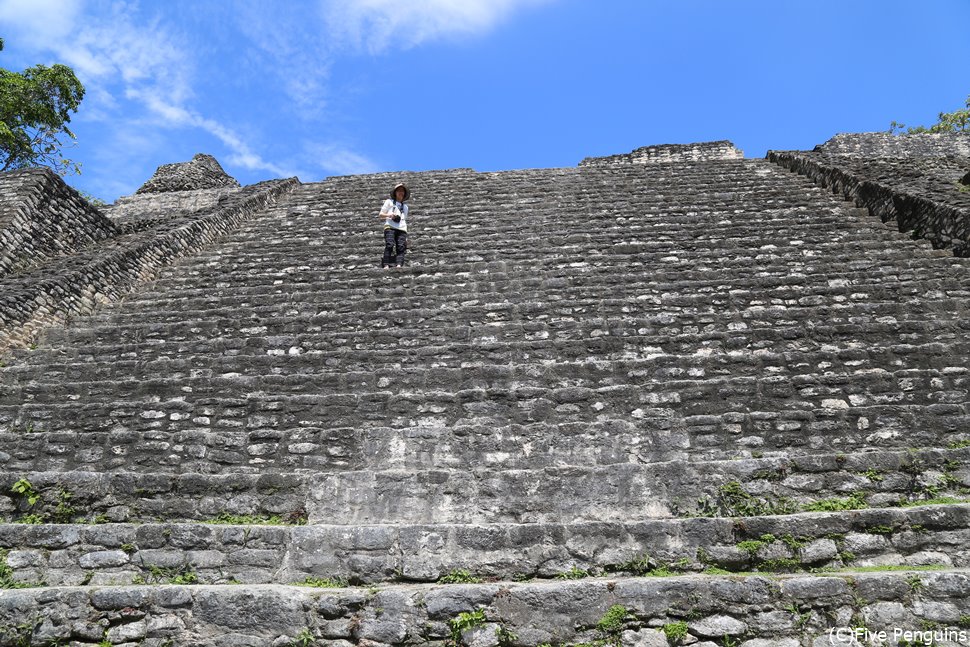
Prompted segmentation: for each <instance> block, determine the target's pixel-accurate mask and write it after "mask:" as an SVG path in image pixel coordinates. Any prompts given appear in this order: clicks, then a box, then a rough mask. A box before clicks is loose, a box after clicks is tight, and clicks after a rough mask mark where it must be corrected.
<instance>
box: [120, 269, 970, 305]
mask: <svg viewBox="0 0 970 647" xmlns="http://www.w3.org/2000/svg"><path fill="white" fill-rule="evenodd" d="M960 260H963V259H960ZM688 261H689V259H684V263H685V266H684V269H682V270H662V271H655V272H651V273H649V274H648V275H644V274H643V273H642V272H634V271H632V270H631V271H630V272H629V273H628V274H617V271H616V265H615V264H612V263H611V264H609V265H603V266H594V265H590V264H589V263H586V264H585V265H582V266H581V267H577V268H557V269H555V270H552V271H543V272H542V273H541V274H539V275H538V276H537V273H536V270H535V267H534V265H533V267H532V269H531V270H530V269H529V268H528V267H527V266H523V267H522V268H521V269H517V270H514V271H510V270H513V268H511V267H510V266H509V265H508V264H507V263H506V262H501V263H482V264H480V265H481V266H480V267H478V265H479V264H477V263H472V264H466V265H465V266H464V267H458V266H454V267H453V268H452V271H450V272H448V273H441V272H439V271H437V270H436V269H435V268H429V267H408V268H405V269H404V270H402V271H401V272H398V273H393V274H387V273H385V272H379V271H377V269H376V268H372V269H373V271H370V270H368V269H361V268H360V267H355V269H353V270H350V271H347V272H339V273H336V274H339V275H335V274H332V273H330V272H328V271H326V270H319V269H314V268H313V267H312V266H311V265H300V264H294V265H291V266H289V268H290V269H286V268H284V269H281V270H279V271H278V272H276V273H275V274H271V275H268V276H261V277H260V276H248V275H240V274H235V273H228V274H226V275H225V276H223V277H222V280H211V281H205V280H201V279H199V278H198V277H193V276H190V274H191V272H188V274H189V275H182V276H180V278H178V279H172V280H168V281H165V282H160V283H158V284H157V285H156V288H155V290H157V291H153V292H147V293H142V294H139V295H134V296H133V297H132V298H131V300H130V301H129V302H127V304H126V306H124V307H125V309H126V311H129V309H130V311H132V312H133V313H137V312H138V311H139V310H145V309H148V308H150V304H151V303H153V302H156V301H155V299H157V298H159V297H163V298H169V297H171V298H172V299H174V300H175V302H176V303H182V302H184V303H185V304H186V305H187V306H188V307H187V309H191V305H190V304H192V303H195V302H198V301H200V300H201V301H202V302H203V303H214V304H218V303H220V302H221V301H227V300H232V299H235V300H236V301H237V302H238V301H239V300H243V301H244V302H246V305H247V306H250V307H251V306H252V305H253V302H252V301H251V299H252V298H253V297H257V296H258V297H260V298H264V299H269V300H270V301H269V303H273V302H277V301H279V299H280V297H281V296H288V295H291V294H292V295H293V298H294V299H296V300H297V301H296V302H297V303H299V300H300V299H302V300H307V299H309V300H310V302H311V303H314V302H316V303H320V304H321V305H323V304H333V303H340V302H341V300H342V299H353V300H354V301H355V302H356V301H358V300H364V301H365V303H363V304H362V305H363V306H365V307H366V306H368V304H367V303H366V302H367V300H374V299H375V297H376V296H377V295H379V294H387V295H391V294H394V295H398V296H399V297H405V298H407V299H409V300H411V301H409V302H407V305H408V307H410V308H414V307H433V306H432V304H433V303H434V301H429V302H428V305H424V306H422V304H421V303H414V302H413V299H414V298H415V297H419V296H423V297H425V298H427V299H433V298H434V297H436V296H442V297H444V296H448V297H452V298H454V297H456V296H464V297H465V298H464V299H461V301H462V302H464V301H472V300H475V299H478V300H482V299H499V300H506V299H507V298H508V296H509V294H510V293H511V294H515V293H519V292H522V293H523V294H522V298H523V300H524V301H526V302H528V300H529V299H541V298H542V297H543V296H545V297H546V299H547V300H548V299H551V298H555V297H559V298H568V299H573V298H576V297H581V298H586V297H587V295H589V296H595V294H596V293H599V296H600V297H601V298H602V297H603V296H604V294H603V293H604V291H605V292H607V293H611V294H616V296H617V297H623V296H629V297H637V296H640V297H642V299H641V300H647V299H650V298H665V299H670V298H674V299H681V300H694V301H697V302H701V301H703V300H710V299H714V298H719V297H727V296H728V295H737V297H738V298H741V299H748V300H757V301H762V302H766V301H769V300H770V299H778V298H781V299H784V298H796V299H797V298H800V297H805V296H812V295H832V296H841V295H844V296H847V297H849V296H851V295H853V294H860V295H861V294H866V295H867V298H870V296H873V297H880V298H884V299H897V298H899V297H900V295H903V296H910V297H916V296H919V297H924V296H928V297H930V298H931V299H932V298H934V294H935V293H940V294H941V295H945V296H946V297H949V298H967V297H968V296H970V273H968V272H967V268H966V267H964V266H963V265H950V264H947V263H942V264H928V263H917V262H915V261H913V262H910V261H900V262H898V263H878V264H877V265H878V266H877V267H873V266H872V265H870V264H869V262H865V263H858V262H851V263H849V264H847V265H841V264H840V263H839V262H836V261H831V260H825V259H822V260H819V261H812V263H811V264H800V265H797V266H792V265H791V264H788V263H785V264H779V265H775V266H772V267H768V266H760V267H756V266H752V265H751V264H750V262H747V261H744V260H743V259H742V260H739V261H738V262H737V267H729V266H727V265H724V264H718V265H712V264H705V265H698V264H696V263H694V264H690V265H688V264H687V263H688ZM908 264H910V265H911V266H910V265H908ZM391 279H393V282H391ZM786 293H787V294H786ZM870 293H874V294H872V295H870ZM247 297H249V299H248V300H247ZM830 298H831V297H830ZM858 298H859V297H856V299H858ZM935 298H939V297H935ZM442 300H444V301H445V302H446V303H449V304H450V301H448V300H445V299H442ZM382 301H383V304H384V305H385V306H389V305H393V304H388V303H387V300H386V298H383V297H382ZM742 303H743V301H742ZM646 305H649V301H648V303H647V304H646ZM156 311H157V309H156Z"/></svg>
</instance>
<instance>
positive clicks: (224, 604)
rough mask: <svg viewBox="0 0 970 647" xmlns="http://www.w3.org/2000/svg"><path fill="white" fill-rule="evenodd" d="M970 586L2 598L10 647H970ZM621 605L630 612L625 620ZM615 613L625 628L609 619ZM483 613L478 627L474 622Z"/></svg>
mask: <svg viewBox="0 0 970 647" xmlns="http://www.w3.org/2000/svg"><path fill="white" fill-rule="evenodd" d="M968 588H970V577H968V575H967V574H966V573H962V572H946V573H912V574H911V575H910V577H909V579H908V580H903V579H900V578H899V577H898V576H894V574H891V573H863V574H847V575H833V576H831V577H805V576H775V577H745V578H726V577H725V578H700V577H682V578H643V579H626V580H623V579H621V580H607V579H594V580H585V581H581V582H548V583H528V582H526V583H495V584H468V585H463V586H450V587H445V586H434V585H424V586H400V587H393V588H387V589H384V590H380V591H369V590H366V589H336V590H315V589H309V588H306V589H300V588H291V587H281V586H274V585H264V586H260V585H247V586H240V587H228V588H227V587H213V586H163V587H137V586H136V587H117V588H104V589H102V588H98V587H88V588H61V589H26V590H22V591H9V592H6V594H5V595H4V596H2V597H0V617H8V618H10V617H16V618H19V619H20V622H19V623H15V624H12V625H7V627H6V629H5V631H4V632H3V633H2V634H0V635H3V636H4V638H0V645H2V646H3V647H15V646H17V645H23V644H37V645H47V644H56V643H57V642H58V641H61V642H64V641H68V640H70V641H72V642H71V643H70V644H72V645H76V646H78V647H83V646H84V645H97V644H103V643H101V641H102V640H108V641H111V643H112V644H115V645H118V644H125V645H128V644H131V645H134V644H139V645H142V646H144V647H163V645H185V646H189V645H191V646H193V647H216V646H219V647H228V646H230V645H234V646H251V647H265V646H268V645H272V646H274V647H284V646H287V645H294V644H311V643H310V642H307V641H318V642H317V643H316V644H321V643H322V644H327V645H329V646H330V647H352V646H353V645H434V646H441V647H443V646H444V645H452V644H454V640H453V638H454V637H455V630H456V629H455V628H456V626H458V627H459V628H458V629H457V637H458V638H460V639H462V640H463V642H462V644H466V645H493V646H494V645H499V644H501V643H500V642H499V640H500V639H499V637H498V636H497V635H496V632H497V631H498V632H500V634H503V635H505V636H506V638H505V640H506V641H508V640H509V638H508V636H509V635H510V634H514V635H515V636H516V640H515V642H514V643H513V644H522V645H537V644H540V643H546V644H555V645H565V644H577V643H580V642H583V643H589V642H590V641H595V640H603V639H611V642H613V643H614V644H616V643H619V644H622V645H624V646H625V647H658V646H664V647H666V646H667V645H668V644H670V643H668V641H667V637H666V635H665V633H664V629H666V630H667V631H671V629H672V626H673V625H674V623H683V625H681V626H682V627H683V630H684V634H683V638H684V639H685V640H686V641H687V644H693V645H694V646H695V647H717V646H718V645H723V644H724V641H725V640H727V639H730V640H731V641H732V642H731V644H741V645H743V647H769V646H770V647H799V646H804V647H826V646H830V645H851V644H859V643H857V642H850V640H849V639H848V638H844V639H838V638H837V634H835V633H834V631H835V630H836V629H838V628H841V629H842V630H843V631H846V630H847V629H848V628H850V627H859V626H862V627H866V628H867V629H868V630H869V631H872V632H875V631H888V632H889V635H890V636H891V635H892V632H893V630H894V629H901V630H905V631H910V632H914V631H927V632H928V634H927V635H931V632H932V631H933V630H934V628H935V629H936V631H938V632H941V633H938V639H937V640H936V641H935V642H934V643H933V644H935V645H938V646H940V647H949V646H951V645H953V646H957V645H966V644H967V642H966V637H967V631H968V630H966V629H961V626H960V622H961V618H966V617H967V615H968V614H970V599H968V598H967V597H966V595H965V593H966V591H967V589H968ZM616 607H622V609H620V613H616V611H615V609H616ZM611 609H614V612H613V616H612V617H614V622H612V623H609V624H606V623H604V622H603V620H604V618H606V617H609V616H607V614H608V613H609V612H610V610H611ZM461 614H465V615H464V616H462V615H461ZM471 614H476V615H477V618H474V616H472V615H471ZM470 616H471V617H472V618H474V620H473V621H472V622H467V621H468V620H469V618H470ZM463 618H464V619H465V620H466V622H465V623H464V626H463V627H462V626H461V624H462V623H461V622H460V621H461V620H462V619H463ZM18 625H19V627H18ZM943 631H946V633H942V632H943ZM505 632H508V633H505ZM298 635H299V636H302V637H303V638H302V640H303V641H304V642H303V643H301V642H299V641H298ZM751 637H754V638H751ZM744 638H747V640H745V642H743V643H741V640H742V639H744ZM899 638H901V636H900V637H899ZM897 640H898V638H897ZM18 641H20V642H18ZM31 641H33V642H31ZM715 641H717V642H715ZM918 642H919V643H923V642H924V640H923V639H922V638H920V639H918ZM506 644H508V643H506ZM681 644H684V643H681Z"/></svg>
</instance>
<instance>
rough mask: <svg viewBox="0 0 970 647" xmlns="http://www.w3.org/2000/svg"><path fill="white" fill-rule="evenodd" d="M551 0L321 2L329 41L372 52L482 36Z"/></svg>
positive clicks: (354, 0)
mask: <svg viewBox="0 0 970 647" xmlns="http://www.w3.org/2000/svg"><path fill="white" fill-rule="evenodd" d="M551 1H552V0H411V1H409V2H400V1H399V0H324V6H325V20H326V23H327V27H328V32H329V35H330V36H331V38H334V39H336V41H337V42H338V43H340V44H342V45H349V46H351V47H354V48H357V49H363V50H367V51H369V52H371V53H380V52H384V51H387V50H393V49H395V48H409V47H414V46H415V45H419V44H421V43H423V42H425V41H429V40H434V39H438V38H454V37H461V36H472V35H477V34H480V33H484V32H487V31H489V30H490V29H492V28H493V27H495V26H496V25H497V24H498V23H500V22H501V21H502V20H504V19H506V18H507V17H508V16H510V15H511V14H512V13H514V12H515V11H517V10H520V9H523V8H526V7H530V6H537V5H541V4H548V3H549V2H551Z"/></svg>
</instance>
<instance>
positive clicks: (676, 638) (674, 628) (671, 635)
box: [661, 622, 687, 645]
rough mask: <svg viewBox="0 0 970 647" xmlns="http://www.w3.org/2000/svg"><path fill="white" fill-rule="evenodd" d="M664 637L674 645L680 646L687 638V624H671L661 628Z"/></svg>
mask: <svg viewBox="0 0 970 647" xmlns="http://www.w3.org/2000/svg"><path fill="white" fill-rule="evenodd" d="M661 629H662V630H663V632H664V635H665V636H667V640H668V641H669V642H671V643H673V644H674V645H678V644H680V642H681V641H682V640H683V639H684V638H686V637H687V623H686V622H669V623H667V624H665V625H664V626H663V627H662V628H661Z"/></svg>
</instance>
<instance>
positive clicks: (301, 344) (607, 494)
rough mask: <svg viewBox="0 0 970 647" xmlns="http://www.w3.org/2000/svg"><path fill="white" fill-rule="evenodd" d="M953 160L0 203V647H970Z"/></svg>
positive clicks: (668, 160) (219, 178)
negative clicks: (386, 222)
mask: <svg viewBox="0 0 970 647" xmlns="http://www.w3.org/2000/svg"><path fill="white" fill-rule="evenodd" d="M968 142H970V139H968V137H967V136H966V135H953V136H933V135H919V136H915V135H914V136H900V137H892V138H891V137H888V136H883V135H877V134H863V135H839V136H837V137H835V138H833V139H832V140H830V141H829V142H827V143H825V144H824V145H822V146H819V147H817V148H816V149H815V150H813V151H789V152H771V153H769V155H768V158H767V159H763V160H762V159H744V158H743V155H742V154H741V152H740V151H739V150H737V149H736V148H735V147H734V146H733V145H732V144H731V143H730V142H711V143H702V144H689V145H665V146H650V147H645V148H642V149H637V150H635V151H633V152H632V153H630V154H626V155H616V156H611V157H605V158H591V159H586V160H583V161H582V163H581V164H580V165H578V166H577V167H573V168H558V169H534V170H519V171H508V172H500V173H477V172H474V171H472V170H470V169H456V170H449V171H430V172H420V173H404V172H402V173H382V174H374V175H360V176H348V177H335V178H330V179H327V180H325V181H323V182H317V183H307V184H304V183H300V182H299V181H297V180H296V179H290V180H274V181H270V182H263V183H260V184H256V185H251V186H244V187H240V186H238V185H237V184H236V183H235V181H230V180H231V178H228V180H227V177H228V176H225V173H224V172H223V171H222V169H221V167H218V163H217V162H215V160H214V159H212V158H211V157H208V156H196V158H195V159H194V160H193V161H192V162H190V163H188V164H186V165H174V166H164V167H161V168H160V169H159V172H158V173H157V174H156V177H155V178H153V179H152V180H151V181H150V182H149V183H148V184H146V187H149V189H147V190H146V189H145V187H143V188H142V189H140V190H139V193H137V194H136V195H135V196H131V197H130V198H125V199H122V200H119V201H118V203H117V204H116V205H113V206H111V207H107V208H103V209H96V208H94V207H91V206H90V205H88V204H87V203H86V202H84V201H83V200H82V199H81V198H80V196H78V195H77V194H75V193H73V192H72V191H71V190H70V189H68V188H67V187H65V186H64V185H63V183H61V182H60V180H59V179H58V178H57V177H56V176H54V175H52V174H49V173H46V172H44V171H16V172H12V173H7V174H4V175H0V283H2V290H0V349H2V352H3V355H2V356H0V359H2V362H3V366H2V368H0V466H2V469H3V471H2V474H0V521H2V523H0V589H2V590H0V647H7V646H15V645H16V646H20V645H45V646H47V645H62V646H65V645H66V646H71V647H81V646H85V647H93V646H95V645H108V644H110V645H114V646H115V647H122V646H123V647H134V646H135V645H142V646H145V647H162V646H163V645H168V646H193V647H195V646H198V647H203V646H204V647H210V646H211V647H215V646H220V647H221V646H244V645H245V646H254V647H255V646H266V645H271V646H274V647H282V646H284V645H301V646H307V645H333V646H337V647H350V646H352V645H357V646H361V647H365V646H370V647H383V646H388V645H395V646H397V645H440V646H445V645H468V646H471V645H475V646H487V645H488V646H495V645H501V646H512V645H522V646H530V647H535V646H539V645H556V646H564V645H622V646H627V647H654V646H656V647H662V646H668V645H694V646H696V647H714V646H721V647H727V646H734V645H741V646H742V647H769V646H777V647H797V646H804V647H809V646H812V647H820V646H823V645H850V644H860V643H861V644H880V643H878V642H877V641H878V639H879V638H881V637H882V636H885V637H886V641H885V642H884V643H882V644H907V643H906V642H904V641H909V644H924V643H925V641H926V638H927V636H928V635H929V636H930V637H932V638H934V639H935V642H934V643H933V644H936V645H967V644H970V641H968V639H967V637H968V632H970V595H968V591H970V577H968V573H967V567H968V566H970V552H968V548H970V504H968V502H970V496H968V495H970V410H968V404H970V396H968V387H970V362H968V359H970V342H968V341H967V332H968V330H970V323H968V319H967V312H968V305H970V260H968V259H967V256H968V255H970V252H968V249H970V236H968V230H967V217H968V213H970V204H968V199H970V197H968V194H967V193H966V191H965V190H964V189H963V188H961V187H962V186H963V185H961V184H960V178H961V177H962V176H963V175H964V174H965V173H967V172H968V171H970V153H968V151H970V146H968ZM216 169H217V170H216ZM217 171H218V172H217ZM398 181H405V182H407V183H408V185H409V186H410V187H411V190H412V209H413V212H412V213H413V218H412V220H413V222H414V231H413V232H412V239H413V241H414V242H415V243H416V244H415V248H414V249H413V250H412V252H411V253H410V255H409V262H410V264H409V265H408V266H407V267H406V268H404V269H403V270H401V271H399V272H383V271H381V270H380V269H378V265H379V258H380V251H381V250H380V247H381V241H380V233H379V231H378V230H377V227H376V225H375V223H376V219H375V214H376V211H377V208H378V207H379V205H380V201H381V200H382V199H383V196H385V195H386V193H387V191H388V190H389V188H390V187H391V186H393V184H395V183H396V182H398ZM469 234H475V235H474V236H470V235H469ZM880 632H884V634H881V633H880ZM897 632H898V633H897ZM904 632H908V633H904ZM853 636H855V637H857V638H858V641H857V642H852V639H853Z"/></svg>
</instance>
